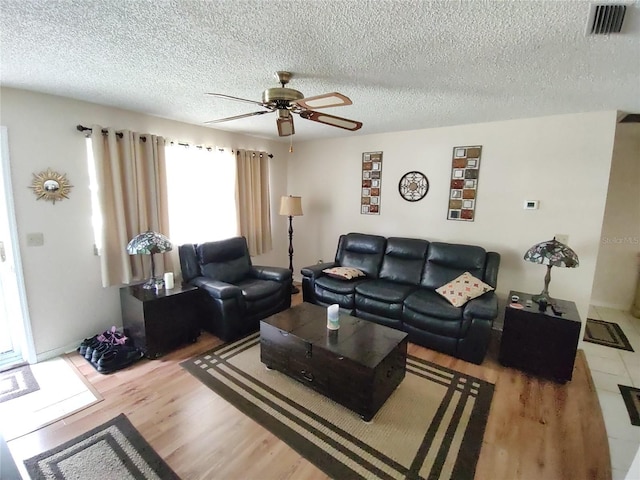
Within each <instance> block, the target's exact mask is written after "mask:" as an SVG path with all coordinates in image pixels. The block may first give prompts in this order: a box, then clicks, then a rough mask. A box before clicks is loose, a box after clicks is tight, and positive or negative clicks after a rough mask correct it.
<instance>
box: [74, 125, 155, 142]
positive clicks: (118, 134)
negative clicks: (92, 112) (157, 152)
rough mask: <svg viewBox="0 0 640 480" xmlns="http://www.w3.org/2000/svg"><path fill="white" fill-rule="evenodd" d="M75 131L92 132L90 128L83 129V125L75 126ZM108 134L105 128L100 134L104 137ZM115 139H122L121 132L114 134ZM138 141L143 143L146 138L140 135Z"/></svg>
mask: <svg viewBox="0 0 640 480" xmlns="http://www.w3.org/2000/svg"><path fill="white" fill-rule="evenodd" d="M76 130H78V131H79V132H93V128H90V127H85V126H84V125H80V124H78V125H76ZM107 132H108V130H107V129H106V128H103V129H102V134H103V135H106V134H107ZM116 137H118V138H122V132H116ZM140 140H142V141H143V142H146V141H147V137H145V136H144V135H140Z"/></svg>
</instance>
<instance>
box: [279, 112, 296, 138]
mask: <svg viewBox="0 0 640 480" xmlns="http://www.w3.org/2000/svg"><path fill="white" fill-rule="evenodd" d="M276 124H277V125H278V135H280V136H281V137H288V136H289V135H293V134H294V133H296V131H295V129H294V128H293V117H292V116H291V115H289V116H288V117H286V118H278V119H277V120H276Z"/></svg>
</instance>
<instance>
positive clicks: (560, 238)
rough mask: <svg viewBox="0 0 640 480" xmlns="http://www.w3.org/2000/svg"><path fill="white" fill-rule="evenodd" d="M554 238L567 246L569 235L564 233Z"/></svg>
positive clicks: (557, 234)
mask: <svg viewBox="0 0 640 480" xmlns="http://www.w3.org/2000/svg"><path fill="white" fill-rule="evenodd" d="M554 238H555V239H556V240H557V241H559V242H560V243H564V244H565V245H569V235H567V234H566V233H556V234H555V236H554Z"/></svg>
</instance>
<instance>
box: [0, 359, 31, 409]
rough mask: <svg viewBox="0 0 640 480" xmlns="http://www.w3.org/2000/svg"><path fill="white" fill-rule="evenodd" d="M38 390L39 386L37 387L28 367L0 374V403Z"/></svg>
mask: <svg viewBox="0 0 640 480" xmlns="http://www.w3.org/2000/svg"><path fill="white" fill-rule="evenodd" d="M39 389H40V385H38V382H37V381H36V379H35V377H34V376H33V372H32V371H31V367H29V365H24V366H22V367H16V368H12V369H11V370H7V371H6V372H2V373H0V403H1V402H6V401H7V400H12V399H14V398H17V397H21V396H22V395H26V394H28V393H31V392H35V391H36V390H39Z"/></svg>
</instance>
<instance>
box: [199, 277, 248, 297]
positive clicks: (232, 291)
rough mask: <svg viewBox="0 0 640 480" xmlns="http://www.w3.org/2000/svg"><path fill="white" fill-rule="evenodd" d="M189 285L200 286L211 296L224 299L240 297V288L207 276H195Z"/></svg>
mask: <svg viewBox="0 0 640 480" xmlns="http://www.w3.org/2000/svg"><path fill="white" fill-rule="evenodd" d="M190 283H191V285H195V286H196V287H198V288H201V289H202V290H204V291H205V292H207V294H209V295H211V296H212V297H213V298H219V299H221V300H225V299H227V298H235V297H242V290H241V289H240V288H239V287H236V286H235V285H231V284H230V283H225V282H221V281H220V280H213V279H211V278H207V277H196V278H194V279H193V280H191V282H190Z"/></svg>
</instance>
